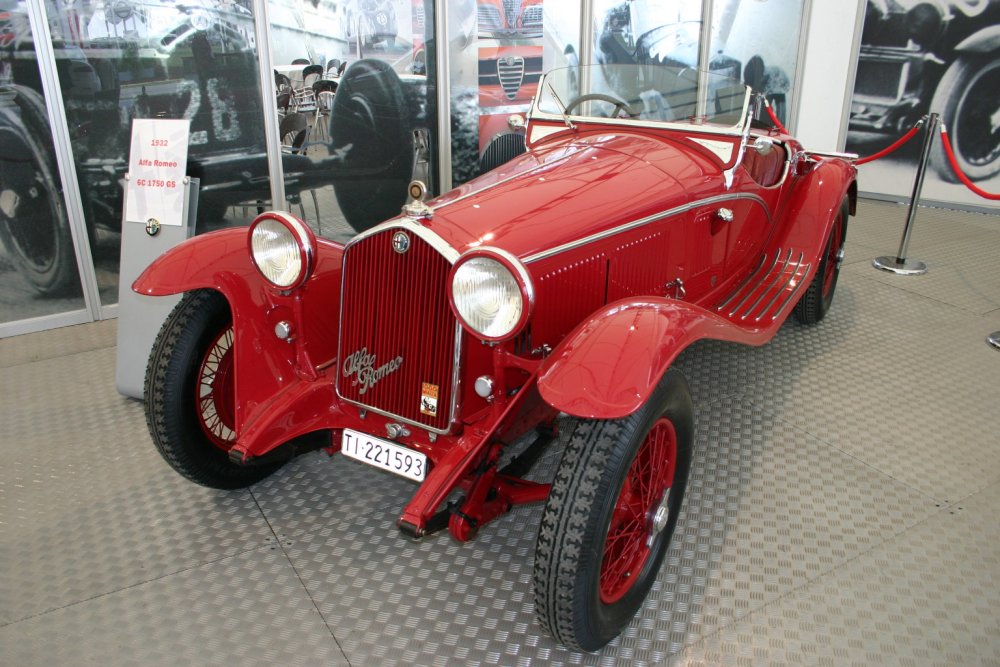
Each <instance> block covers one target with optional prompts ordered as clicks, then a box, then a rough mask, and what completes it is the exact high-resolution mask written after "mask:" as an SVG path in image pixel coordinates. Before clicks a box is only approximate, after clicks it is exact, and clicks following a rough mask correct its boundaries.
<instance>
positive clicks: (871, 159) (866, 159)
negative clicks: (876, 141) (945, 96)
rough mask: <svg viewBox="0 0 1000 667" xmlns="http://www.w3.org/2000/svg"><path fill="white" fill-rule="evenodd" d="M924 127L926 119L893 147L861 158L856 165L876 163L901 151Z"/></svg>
mask: <svg viewBox="0 0 1000 667" xmlns="http://www.w3.org/2000/svg"><path fill="white" fill-rule="evenodd" d="M923 125H924V119H923V118H921V119H920V120H918V121H917V124H916V125H914V126H913V127H911V128H910V131H909V132H907V133H906V134H904V135H903V136H901V137H900V138H899V139H896V141H894V142H893V143H892V145H891V146H887V147H886V148H883V149H882V150H880V151H879V152H878V153H875V154H874V155H869V156H868V157H863V158H861V159H859V160H856V161H855V163H854V164H857V165H862V164H866V163H868V162H874V161H875V160H878V159H881V158H884V157H885V156H886V155H888V154H889V153H894V152H896V151H897V150H899V149H900V148H901V147H902V146H903V144H905V143H906V142H907V141H909V140H910V139H912V138H913V135H915V134H916V133H917V132H919V131H920V128H921V127H923Z"/></svg>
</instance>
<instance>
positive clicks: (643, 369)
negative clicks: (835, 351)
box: [538, 297, 770, 419]
mask: <svg viewBox="0 0 1000 667" xmlns="http://www.w3.org/2000/svg"><path fill="white" fill-rule="evenodd" d="M769 337H770V334H769V332H768V331H767V330H764V329H749V328H742V327H737V326H735V325H733V324H732V323H731V322H729V321H728V320H725V319H724V318H722V317H720V316H718V315H716V314H715V313H712V312H709V311H707V310H705V309H704V308H701V307H699V306H696V305H693V304H689V303H684V302H682V301H675V300H673V299H665V298H658V297H645V298H643V299H641V300H628V299H623V300H621V301H616V302H614V303H611V304H609V305H607V306H605V307H604V308H602V309H601V310H599V311H597V312H596V313H594V314H593V315H591V316H590V318H589V319H587V320H586V321H585V322H583V323H582V324H580V325H579V326H578V327H577V328H576V329H574V330H573V331H572V332H571V333H570V334H569V335H568V336H567V337H566V338H565V339H564V340H563V341H562V343H560V344H559V346H558V347H556V349H555V350H554V351H553V352H552V354H551V355H549V357H548V358H547V359H546V360H545V362H544V363H543V364H542V368H541V370H540V374H539V379H538V391H539V393H540V394H541V395H542V398H543V399H544V400H545V401H546V402H547V403H548V404H549V405H551V406H552V407H554V408H556V409H557V410H560V411H562V412H565V413H567V414H570V415H573V416H576V417H584V418H588V419H618V418H620V417H625V416H626V415H629V414H631V413H633V412H635V411H636V410H638V409H639V408H640V407H641V406H642V405H643V404H644V403H645V402H646V401H647V400H649V397H650V395H651V394H652V393H653V390H654V389H655V388H656V385H657V384H658V383H659V381H660V378H661V377H663V374H664V373H666V371H667V368H668V367H669V366H670V364H671V363H672V362H673V361H674V359H676V358H677V355H678V354H680V353H681V351H683V350H684V348H686V347H687V346H688V345H690V344H691V343H693V342H694V341H696V340H700V339H702V338H714V339H718V340H728V341H736V342H741V343H747V344H750V345H760V344H762V343H764V342H765V341H767V340H768V338H769Z"/></svg>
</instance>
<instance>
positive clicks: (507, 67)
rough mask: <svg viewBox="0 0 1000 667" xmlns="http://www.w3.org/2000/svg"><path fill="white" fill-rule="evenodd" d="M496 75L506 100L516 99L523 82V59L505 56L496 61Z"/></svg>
mask: <svg viewBox="0 0 1000 667" xmlns="http://www.w3.org/2000/svg"><path fill="white" fill-rule="evenodd" d="M497 75H498V76H499V77H500V87H501V88H503V92H504V95H506V96H507V99H509V100H512V99H514V98H515V97H517V91H519V90H520V89H521V82H522V81H524V58H522V57H521V56H506V57H503V58H500V59H499V60H497Z"/></svg>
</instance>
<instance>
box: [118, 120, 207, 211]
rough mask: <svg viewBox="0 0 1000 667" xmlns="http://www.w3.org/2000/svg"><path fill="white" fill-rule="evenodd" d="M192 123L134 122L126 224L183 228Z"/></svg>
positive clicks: (170, 121) (185, 121)
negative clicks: (155, 222)
mask: <svg viewBox="0 0 1000 667" xmlns="http://www.w3.org/2000/svg"><path fill="white" fill-rule="evenodd" d="M190 131H191V121H190V120H186V119H184V120H166V119H162V118H136V119H134V120H133V121H132V150H131V151H130V153H129V167H128V171H129V178H128V180H127V181H126V182H125V183H126V185H125V187H126V189H127V192H126V195H127V196H126V197H125V201H126V204H125V220H126V221H127V222H141V223H143V224H146V223H147V222H148V221H149V220H150V219H151V218H154V219H156V220H157V221H158V222H159V224H161V225H180V224H181V222H182V215H183V211H184V175H185V174H186V173H187V150H188V134H189V133H190Z"/></svg>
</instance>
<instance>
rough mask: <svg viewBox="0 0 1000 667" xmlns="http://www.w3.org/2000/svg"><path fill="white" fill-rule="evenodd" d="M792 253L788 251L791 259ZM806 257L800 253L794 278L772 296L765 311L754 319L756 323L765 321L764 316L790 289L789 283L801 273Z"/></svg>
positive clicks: (793, 274) (793, 273) (793, 272)
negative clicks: (783, 293)
mask: <svg viewBox="0 0 1000 667" xmlns="http://www.w3.org/2000/svg"><path fill="white" fill-rule="evenodd" d="M791 252H792V251H791V250H789V251H788V256H789V258H791ZM805 257H806V254H805V253H804V252H800V253H799V261H798V262H796V264H795V269H794V270H793V271H792V277H791V278H789V279H788V280H786V281H785V286H784V287H782V288H781V290H780V291H778V292H775V293H774V296H772V297H771V300H770V301H768V302H767V305H766V306H764V308H763V310H761V311H760V312H759V313H757V317H756V318H754V321H755V322H760V321H761V319H763V317H764V315H766V314H767V311H769V310H771V306H773V305H774V302H775V301H777V300H778V297H779V296H781V292H784V291H785V289H787V288H788V285H789V283H791V282H792V281H793V280H795V275H796V274H797V273H798V272H799V269H801V268H802V260H803V259H805ZM785 266H788V265H787V264H786V265H785ZM782 270H784V269H782Z"/></svg>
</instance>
